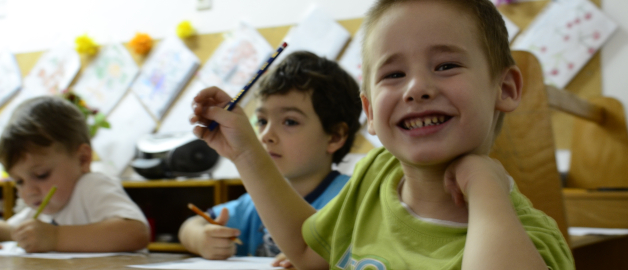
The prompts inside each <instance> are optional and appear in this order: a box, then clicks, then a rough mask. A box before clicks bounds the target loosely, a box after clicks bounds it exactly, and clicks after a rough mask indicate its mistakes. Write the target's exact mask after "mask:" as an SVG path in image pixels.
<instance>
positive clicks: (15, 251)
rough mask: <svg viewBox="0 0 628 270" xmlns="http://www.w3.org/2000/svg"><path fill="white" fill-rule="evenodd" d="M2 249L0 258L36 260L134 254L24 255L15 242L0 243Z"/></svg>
mask: <svg viewBox="0 0 628 270" xmlns="http://www.w3.org/2000/svg"><path fill="white" fill-rule="evenodd" d="M0 245H2V249H0V256H13V257H27V258H38V259H56V260H65V259H77V258H96V257H109V256H117V255H132V254H135V253H116V252H110V253H69V252H46V253H26V251H24V249H22V248H21V247H18V246H17V243H16V242H12V241H10V242H1V243H0Z"/></svg>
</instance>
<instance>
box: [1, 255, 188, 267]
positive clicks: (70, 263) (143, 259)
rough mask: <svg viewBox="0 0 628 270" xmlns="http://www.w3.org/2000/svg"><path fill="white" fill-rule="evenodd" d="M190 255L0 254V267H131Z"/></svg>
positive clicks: (180, 258)
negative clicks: (80, 256) (74, 256)
mask: <svg viewBox="0 0 628 270" xmlns="http://www.w3.org/2000/svg"><path fill="white" fill-rule="evenodd" d="M188 257H190V256H189V255H184V254H168V253H151V254H148V255H143V254H138V255H131V256H113V257H101V258H83V259H70V260H51V259H34V258H22V257H3V256H0V268H1V269H21V270H22V269H23V270H31V269H47V270H73V269H100V270H107V269H112V270H113V269H116V270H117V269H131V268H127V267H126V266H127V265H131V264H149V263H160V262H168V261H176V260H182V259H185V258H188Z"/></svg>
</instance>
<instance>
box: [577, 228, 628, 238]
mask: <svg viewBox="0 0 628 270" xmlns="http://www.w3.org/2000/svg"><path fill="white" fill-rule="evenodd" d="M626 234H628V229H609V228H587V227H569V235H577V236H581V235H626Z"/></svg>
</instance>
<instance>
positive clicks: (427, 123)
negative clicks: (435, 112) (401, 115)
mask: <svg viewBox="0 0 628 270" xmlns="http://www.w3.org/2000/svg"><path fill="white" fill-rule="evenodd" d="M424 124H425V125H426V126H427V125H431V124H432V119H430V118H426V119H425V123H424Z"/></svg>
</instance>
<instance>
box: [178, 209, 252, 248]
mask: <svg viewBox="0 0 628 270" xmlns="http://www.w3.org/2000/svg"><path fill="white" fill-rule="evenodd" d="M188 208H190V210H192V211H194V213H196V214H197V215H199V216H201V217H203V218H204V219H205V220H207V222H209V223H210V224H214V225H220V224H218V222H216V221H214V220H213V219H212V218H211V217H210V216H208V215H207V214H205V212H203V211H201V209H198V207H196V205H194V204H192V203H188ZM231 240H232V241H233V242H235V243H236V244H238V245H242V240H240V239H238V238H236V237H231Z"/></svg>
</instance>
